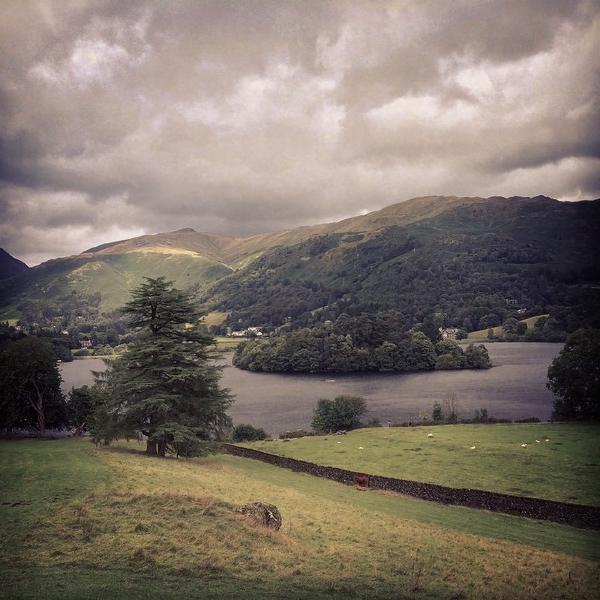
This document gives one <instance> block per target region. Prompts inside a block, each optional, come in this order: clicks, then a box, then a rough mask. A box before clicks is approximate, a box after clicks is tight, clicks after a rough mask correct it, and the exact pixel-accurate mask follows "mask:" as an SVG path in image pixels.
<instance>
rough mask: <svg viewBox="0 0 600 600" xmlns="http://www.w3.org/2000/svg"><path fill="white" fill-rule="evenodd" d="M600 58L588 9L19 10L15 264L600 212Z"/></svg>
mask: <svg viewBox="0 0 600 600" xmlns="http://www.w3.org/2000/svg"><path fill="white" fill-rule="evenodd" d="M599 46H600V10H599V9H598V5H597V3H595V2H594V1H593V0H581V1H579V2H564V1H562V0H557V1H551V0H543V1H542V0H539V1H538V0H530V1H522V0H514V1H509V0H507V1H503V2H498V1H491V0H490V1H484V2H470V1H457V2H452V3H448V2H437V1H433V0H432V1H429V2H427V1H425V2H424V1H419V2H417V1H416V0H414V1H412V0H406V1H401V0H399V1H384V0H381V1H379V2H370V3H364V2H358V1H356V2H353V1H342V0H340V1H333V0H332V1H327V2H323V1H317V0H302V1H300V0H298V1H289V2H279V1H272V2H267V1H265V2H259V1H257V0H252V1H251V0H248V1H245V2H238V1H236V2H233V1H231V2H229V1H223V0H214V1H192V0H179V1H173V2H159V1H151V0H147V1H142V0H131V1H128V2H120V1H116V0H112V1H111V0H89V1H87V2H75V1H73V2H70V1H68V0H56V1H51V0H46V1H44V2H33V1H30V2H21V1H19V0H5V2H3V3H2V5H1V6H0V131H2V134H1V139H0V217H1V218H2V223H1V224H0V246H4V247H5V248H6V249H7V250H9V251H11V252H13V253H15V254H17V255H18V256H20V257H26V258H27V260H30V261H33V262H36V261H38V260H40V259H42V258H44V259H45V258H49V257H51V256H57V255H63V254H70V253H73V252H77V251H81V250H83V249H85V248H87V247H89V246H90V245H93V244H92V243H91V241H90V240H91V239H92V238H93V242H94V243H96V242H97V243H101V242H105V241H110V239H113V236H121V237H127V235H130V234H131V235H136V234H138V233H141V232H156V231H161V230H162V231H164V230H168V229H177V228H179V227H182V226H194V227H195V228H197V229H203V230H208V231H216V232H221V233H228V234H231V235H246V234H253V233H258V232H262V231H267V230H275V229H279V228H287V227H292V226H296V225H301V224H305V223H314V222H319V221H324V220H332V219H336V218H342V217H345V216H349V215H352V214H356V213H357V212H360V211H363V210H373V209H377V208H380V207H382V206H385V205H387V204H390V203H392V202H396V201H401V200H404V199H407V198H409V197H412V196H416V195H425V194H434V193H439V194H465V195H495V194H504V195H510V194H520V195H525V194H532V195H536V194H538V193H543V194H546V195H551V196H557V197H561V198H569V199H572V198H579V197H585V196H588V197H594V196H598V195H600V193H599V191H600V185H599V183H598V178H597V176H595V173H597V169H598V163H599V162H600V161H599V160H598V157H599V147H600V142H599V138H598V133H597V132H598V131H600V127H598V124H599V123H598V121H599V114H600V111H599V107H598V103H597V100H596V98H597V92H598V83H599V81H600V78H599V76H598V70H597V69H598V67H597V58H596V57H597V56H598V53H600V47H599ZM517 188H518V189H517Z"/></svg>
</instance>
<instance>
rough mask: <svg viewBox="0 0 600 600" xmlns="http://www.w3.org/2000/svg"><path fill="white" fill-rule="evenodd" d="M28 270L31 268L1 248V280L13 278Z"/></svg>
mask: <svg viewBox="0 0 600 600" xmlns="http://www.w3.org/2000/svg"><path fill="white" fill-rule="evenodd" d="M27 270H29V267H28V266H27V265H26V264H25V263H24V262H21V261H20V260H18V259H16V258H15V257H14V256H11V255H10V254H9V253H8V252H6V250H3V249H2V248H0V279H6V278H7V277H13V276H14V275H18V274H19V273H23V271H27Z"/></svg>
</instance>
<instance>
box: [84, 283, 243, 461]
mask: <svg viewBox="0 0 600 600" xmlns="http://www.w3.org/2000/svg"><path fill="white" fill-rule="evenodd" d="M122 312H123V313H124V314H125V315H127V317H128V318H129V327H130V328H131V330H132V331H133V334H134V335H133V341H132V343H131V344H130V345H129V347H128V349H127V351H126V352H125V353H124V354H122V355H121V356H119V357H117V358H116V359H114V360H113V361H112V362H111V363H110V366H109V368H108V369H107V371H105V373H104V374H101V375H100V374H99V376H98V378H97V384H96V391H97V393H99V395H100V397H101V398H102V401H101V402H99V406H98V410H97V411H96V416H97V419H96V422H95V425H94V433H95V435H98V434H99V435H100V437H102V438H103V439H104V440H105V441H106V440H107V439H110V438H111V437H112V438H114V437H116V436H117V435H134V434H135V432H136V431H141V432H142V433H143V434H144V435H145V436H147V447H146V451H147V452H148V453H149V454H158V455H160V456H164V455H165V453H166V452H167V451H170V452H173V453H176V454H178V455H179V454H185V455H188V454H190V453H192V452H197V451H198V450H199V449H200V448H201V444H200V442H201V441H208V440H211V439H215V438H218V437H219V436H220V435H222V433H223V431H224V430H225V429H226V428H228V427H229V426H230V424H231V421H230V419H229V417H228V416H227V413H226V411H227V409H228V408H229V406H230V405H231V403H232V401H233V397H232V396H231V395H230V394H229V391H228V390H226V389H222V388H220V387H219V379H220V377H221V369H220V368H219V367H217V366H215V365H214V364H213V363H211V359H213V358H215V357H216V355H215V353H214V351H213V350H212V349H211V347H213V345H214V340H213V338H212V337H210V336H209V335H207V334H206V333H205V332H204V331H203V329H201V328H200V327H199V325H200V323H199V320H200V317H201V314H200V313H199V312H198V311H197V309H196V307H195V305H194V302H193V300H192V298H191V296H189V295H188V294H186V293H184V292H181V291H180V290H177V289H175V288H174V287H173V284H172V282H169V281H166V280H165V278H164V277H159V278H157V279H151V278H145V281H144V283H142V284H141V285H140V286H139V287H138V288H137V289H135V290H134V291H133V292H132V299H131V301H130V302H128V303H127V305H126V306H125V308H123V309H122Z"/></svg>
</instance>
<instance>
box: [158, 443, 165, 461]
mask: <svg viewBox="0 0 600 600" xmlns="http://www.w3.org/2000/svg"><path fill="white" fill-rule="evenodd" d="M166 452H167V442H165V441H164V440H161V441H160V442H158V455H159V456H163V457H164V455H165V454H166Z"/></svg>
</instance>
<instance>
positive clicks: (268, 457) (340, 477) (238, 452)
mask: <svg viewBox="0 0 600 600" xmlns="http://www.w3.org/2000/svg"><path fill="white" fill-rule="evenodd" d="M223 449H224V450H225V451H226V452H228V453H229V454H233V455H235V456H242V457H244V458H252V459H254V460H260V461H262V462H265V463H269V464H271V465H275V466H277V467H283V468H285V469H291V470H292V471H299V472H301V473H308V474H309V475H314V476H315V477H324V478H325V479H332V480H333V481H338V482H339V483H345V484H347V485H354V482H355V478H356V477H365V476H366V477H368V481H369V487H371V488H376V489H380V490H387V491H390V492H397V493H399V494H405V495H407V496H414V497H415V498H420V499H421V500H428V501H431V502H438V503H441V504H453V505H458V506H467V507H469V508H480V509H485V510H490V511H494V512H500V513H507V514H511V515H518V516H521V517H528V518H530V519H540V520H544V521H554V522H556V523H563V524H566V525H573V526H575V527H583V528H589V529H600V507H596V506H585V505H581V504H569V503H566V502H555V501H553V500H543V499H541V498H526V497H523V496H511V495H508V494H499V493H496V492H488V491H484V490H472V489H464V488H450V487H445V486H442V485H435V484H432V483H422V482H418V481H410V480H407V479H395V478H393V477H382V476H380V475H371V474H369V473H359V472H356V471H348V470H346V469H339V468H337V467H327V466H323V465H317V464H315V463H310V462H306V461H303V460H297V459H295V458H288V457H285V456H278V455H276V454H269V453H267V452H261V451H260V450H253V449H251V448H244V447H242V446H235V445H233V444H223Z"/></svg>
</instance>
